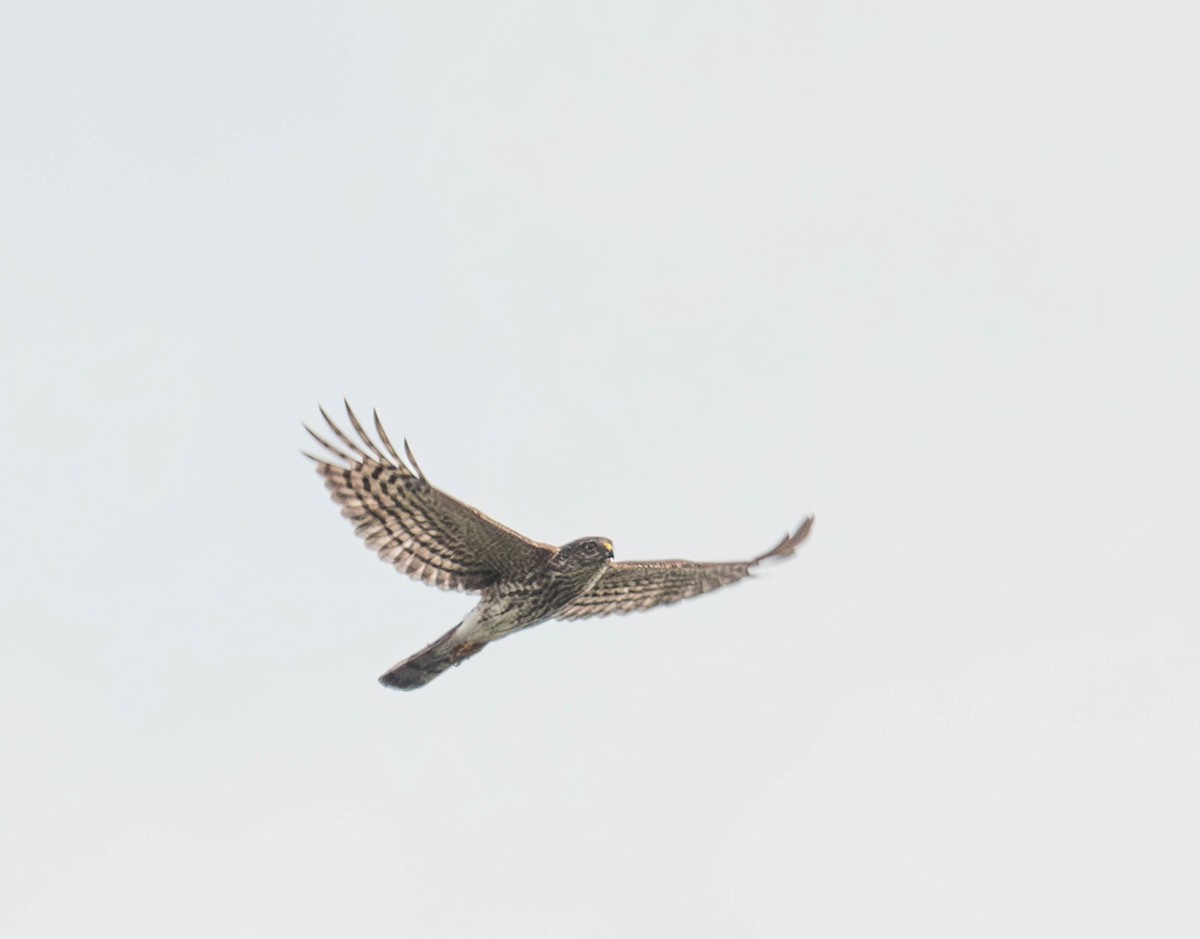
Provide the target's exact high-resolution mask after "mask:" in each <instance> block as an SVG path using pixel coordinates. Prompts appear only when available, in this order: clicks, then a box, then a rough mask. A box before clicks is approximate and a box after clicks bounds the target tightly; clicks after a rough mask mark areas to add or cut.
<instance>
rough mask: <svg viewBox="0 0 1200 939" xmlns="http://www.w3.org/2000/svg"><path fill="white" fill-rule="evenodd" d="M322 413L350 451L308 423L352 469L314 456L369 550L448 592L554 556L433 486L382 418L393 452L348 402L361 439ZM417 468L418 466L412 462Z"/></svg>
mask: <svg viewBox="0 0 1200 939" xmlns="http://www.w3.org/2000/svg"><path fill="white" fill-rule="evenodd" d="M320 410H321V416H322V417H323V418H325V423H327V424H328V425H329V429H330V430H332V431H333V433H334V435H335V436H336V437H337V439H338V440H339V441H340V442H341V443H342V445H343V446H344V447H345V448H346V450H348V451H349V452H345V451H343V450H342V449H339V448H338V447H336V446H334V445H333V444H331V443H330V442H329V441H327V440H325V439H324V438H323V437H321V436H320V435H319V434H317V433H316V432H315V431H314V430H313V429H312V428H311V427H308V426H307V425H305V430H307V431H308V432H309V433H310V434H312V435H313V437H314V438H315V439H316V441H317V442H318V443H319V444H321V446H323V447H324V448H325V449H326V450H328V451H329V452H330V453H331V454H332V455H333V456H334V457H336V458H337V459H339V460H341V461H342V463H344V464H345V465H338V463H335V462H330V461H329V459H328V458H326V459H322V458H320V457H315V456H313V455H312V454H310V453H306V454H305V456H307V457H309V458H310V459H312V460H314V461H315V462H316V464H317V472H318V473H320V474H321V475H322V476H323V477H325V485H326V486H327V487H328V488H329V491H330V493H332V495H333V501H334V502H337V503H338V504H340V505H341V507H342V514H343V515H344V516H346V518H348V519H350V521H352V522H353V523H354V530H355V533H356V534H358V535H359V536H360V537H361V538H362V539H363V540H364V541H365V542H366V544H367V547H368V548H371V549H372V550H374V551H377V552H378V553H379V556H380V557H381V558H382V559H383V560H385V561H387V562H388V563H389V564H392V565H394V566H395V568H396V570H398V571H400V573H402V574H407V575H408V576H409V577H412V578H414V579H415V580H419V581H422V582H423V583H426V584H432V585H433V586H435V587H441V588H442V589H443V590H463V591H467V592H474V591H479V590H482V589H484V588H485V587H487V586H488V585H489V584H493V583H495V582H496V581H498V580H501V579H503V578H505V577H511V576H514V575H519V574H521V573H523V572H527V571H528V570H530V569H531V568H534V567H538V566H540V565H542V564H545V563H546V561H547V560H548V559H549V558H550V557H551V556H552V555H553V554H554V551H555V549H554V548H552V547H551V546H550V545H545V544H540V543H539V542H536V541H531V540H530V539H528V538H526V537H524V536H523V535H520V534H518V533H517V532H515V531H513V530H512V529H511V528H506V527H505V526H503V525H501V524H500V523H499V522H497V521H494V520H493V519H490V518H488V517H487V516H486V515H484V514H483V513H482V512H480V511H479V510H478V509H474V508H472V507H471V506H469V505H465V504H464V503H462V502H459V501H458V500H457V499H455V498H454V497H453V496H449V495H447V494H446V493H444V492H442V491H441V490H440V489H437V488H435V487H433V486H431V485H430V484H429V482H428V480H426V479H425V474H424V473H422V472H421V468H420V467H419V466H418V465H417V461H416V460H415V459H414V458H413V455H412V450H410V449H409V447H408V441H405V442H404V453H405V455H406V456H407V457H408V463H405V461H404V460H402V459H401V458H400V455H399V454H398V453H397V452H396V448H395V447H393V446H392V444H391V441H390V440H388V436H387V434H386V433H385V432H384V430H383V425H382V424H381V423H380V422H379V415H378V414H375V415H374V417H375V431H376V433H378V435H379V439H380V441H381V442H382V444H383V446H384V448H386V450H387V452H386V453H384V451H383V450H381V449H380V448H379V446H378V445H377V444H376V443H375V441H374V440H372V439H371V437H370V435H368V434H367V433H366V431H364V430H363V427H362V425H361V424H360V423H359V422H358V418H357V417H355V416H354V412H353V411H351V410H350V405H349V403H347V404H346V415H347V416H348V417H349V418H350V423H351V425H352V426H353V427H354V431H355V433H356V434H358V438H359V439H358V442H355V441H354V440H353V439H351V438H350V436H348V435H347V434H345V433H344V432H343V431H342V429H341V428H340V427H338V426H337V424H335V423H334V422H333V421H332V420H331V419H330V417H329V415H328V414H326V413H325V409H324V408H321V409H320ZM409 464H411V466H410V465H409Z"/></svg>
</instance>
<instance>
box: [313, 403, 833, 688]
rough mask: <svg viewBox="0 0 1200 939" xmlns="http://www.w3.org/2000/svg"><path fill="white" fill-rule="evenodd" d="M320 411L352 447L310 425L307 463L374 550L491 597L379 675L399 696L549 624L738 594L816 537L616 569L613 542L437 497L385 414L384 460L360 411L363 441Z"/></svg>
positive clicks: (444, 584)
mask: <svg viewBox="0 0 1200 939" xmlns="http://www.w3.org/2000/svg"><path fill="white" fill-rule="evenodd" d="M319 410H320V412H321V416H322V417H323V418H325V423H326V424H328V425H329V429H330V430H331V431H332V432H333V435H334V436H335V437H336V438H337V440H338V441H339V442H340V443H341V445H342V446H341V447H338V446H335V445H334V444H332V443H330V442H329V441H328V440H326V439H325V438H323V437H322V436H321V435H320V434H318V433H317V432H316V431H314V430H313V429H312V428H311V427H309V426H308V425H305V428H304V429H305V430H307V431H308V432H309V433H310V434H312V436H313V437H314V438H315V439H316V441H317V442H318V443H319V444H320V445H321V446H322V447H324V448H325V450H327V451H328V453H329V454H330V456H327V457H325V458H322V457H316V456H313V455H312V454H310V453H305V454H304V455H305V456H307V457H308V458H309V459H311V460H313V461H315V462H316V464H317V472H318V473H319V474H320V475H321V476H323V477H324V479H325V485H326V487H328V489H329V491H330V493H331V494H332V496H333V501H334V502H337V503H338V504H339V505H341V507H342V514H343V515H344V516H346V518H348V519H350V521H351V522H353V523H354V530H355V532H356V533H357V534H358V535H359V537H361V538H362V539H363V540H364V541H365V542H366V545H367V547H368V548H371V549H372V550H373V551H376V552H377V553H378V554H379V556H380V557H381V558H382V559H383V560H385V561H387V562H388V563H389V564H392V565H393V566H394V567H395V568H396V570H398V571H400V573H402V574H407V575H408V576H409V577H412V578H413V579H415V580H419V581H421V582H423V583H426V584H432V585H433V586H435V587H440V588H441V589H443V590H460V591H463V592H465V593H477V594H480V595H481V599H480V601H479V603H478V605H476V606H475V608H474V609H472V610H471V611H470V612H469V613H468V614H467V615H466V617H465V618H464V619H463V621H462V622H461V623H459V624H458V625H457V626H455V627H454V628H453V629H451V630H450V631H449V632H447V633H446V634H445V635H444V636H442V637H441V638H440V639H436V640H434V641H433V642H432V643H430V644H429V645H427V646H426V647H425V648H424V649H422V650H421V651H419V652H417V653H416V654H414V655H410V656H409V657H408V658H406V659H404V660H403V661H402V662H399V663H397V664H396V665H395V666H393V667H392V668H391V669H389V670H388V671H387V672H385V673H384V674H383V675H381V676H380V678H379V680H380V682H382V683H383V684H384V685H388V686H390V687H392V688H402V689H404V690H406V691H408V690H412V689H414V688H420V687H422V686H423V685H426V684H428V683H429V682H431V681H432V680H433V679H434V678H436V677H437V676H438V675H440V674H441V673H442V672H444V671H446V669H448V668H449V667H450V666H451V665H459V664H460V663H462V662H463V661H465V660H466V659H468V658H470V657H471V656H473V655H475V654H476V653H478V652H479V651H480V650H482V649H483V647H484V646H486V645H487V644H488V643H489V642H494V641H495V640H497V639H501V638H503V637H504V636H507V635H509V634H510V633H514V632H517V631H518V630H521V629H527V628H528V627H530V626H536V625H537V624H538V623H543V622H545V621H546V620H550V619H565V620H573V619H583V618H584V617H588V616H607V615H609V614H610V613H629V612H632V611H633V610H646V609H649V608H650V607H654V606H662V605H663V604H667V603H675V602H677V601H679V600H683V599H686V598H687V597H694V596H696V595H697V594H701V593H708V592H709V591H710V590H716V589H718V588H719V587H724V586H726V585H727V584H732V583H734V582H736V581H739V580H741V579H742V578H743V577H746V576H748V575H749V574H750V571H751V569H752V568H754V567H755V566H756V565H758V564H761V563H762V562H763V561H767V560H770V559H773V558H784V557H788V556H789V555H791V554H792V553H793V552H794V551H795V550H796V548H797V546H798V545H799V544H800V542H802V541H803V540H804V539H805V538H807V537H808V533H809V532H810V531H811V530H812V524H813V517H812V516H809V517H808V518H806V519H805V520H804V521H803V522H802V523H801V524H800V527H799V528H797V529H796V530H795V531H794V532H792V533H791V534H788V535H784V537H783V540H782V541H780V542H779V544H777V545H775V547H773V548H772V549H771V550H770V551H767V552H765V553H763V554H760V555H758V556H757V557H754V558H751V559H750V560H749V561H726V562H715V563H702V562H697V561H614V560H613V546H612V542H611V541H610V540H609V539H608V538H598V537H590V538H579V539H577V540H575V541H571V542H568V543H567V544H565V545H563V546H562V547H558V548H556V547H554V546H553V545H548V544H542V543H541V542H537V541H532V540H530V539H529V538H526V537H525V536H524V535H521V534H518V533H517V532H515V531H513V530H512V529H511V528H506V527H505V526H504V525H501V524H500V523H499V522H497V521H494V520H493V519H490V518H488V517H487V516H486V515H484V514H483V513H482V512H480V511H479V510H478V509H475V508H472V507H471V506H469V505H466V504H464V503H462V502H459V501H458V500H457V499H455V498H454V497H452V496H450V495H448V494H446V493H445V492H442V490H440V489H438V488H437V487H435V486H433V485H432V484H431V483H430V482H429V481H428V480H427V479H426V478H425V474H424V473H423V472H422V471H421V467H420V466H419V465H418V464H417V461H416V459H415V458H414V457H413V453H412V450H411V449H410V448H409V446H408V441H407V440H405V441H404V454H405V456H406V457H407V460H405V459H403V458H401V456H400V454H399V453H397V452H396V448H395V447H394V446H392V443H391V441H390V440H388V436H387V433H386V432H385V431H384V429H383V424H382V423H380V420H379V415H378V413H376V414H375V415H374V418H375V432H376V434H377V435H378V437H379V443H381V444H382V445H383V449H380V446H379V444H377V443H376V442H375V441H374V440H373V439H372V438H371V436H370V435H369V434H368V433H367V432H366V431H365V430H363V426H362V424H360V423H359V420H358V418H357V417H356V416H355V415H354V412H353V411H352V410H351V409H350V404H349V402H347V403H346V416H347V417H348V418H349V419H350V425H351V426H352V427H353V428H354V433H355V434H357V436H358V440H357V441H355V440H354V439H352V438H351V437H350V435H349V434H347V433H345V432H344V431H343V430H342V429H341V428H340V427H338V425H337V424H335V423H334V422H333V420H332V419H331V418H330V417H329V415H328V414H327V413H326V412H325V409H324V408H320V409H319ZM343 447H344V449H342V448H343ZM384 450H386V453H385V452H384ZM333 458H336V460H337V461H338V462H331V460H332V459H333Z"/></svg>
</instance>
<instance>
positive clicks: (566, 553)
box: [558, 538, 613, 565]
mask: <svg viewBox="0 0 1200 939" xmlns="http://www.w3.org/2000/svg"><path fill="white" fill-rule="evenodd" d="M558 556H559V557H560V558H561V559H562V560H563V561H564V562H566V563H567V564H570V565H576V564H579V565H593V564H602V563H604V562H605V561H609V560H611V559H612V556H613V546H612V542H611V541H610V540H609V539H607V538H577V539H575V540H574V541H569V542H567V543H566V544H565V545H563V546H562V547H561V548H559V549H558Z"/></svg>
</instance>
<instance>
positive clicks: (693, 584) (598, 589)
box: [556, 516, 813, 619]
mask: <svg viewBox="0 0 1200 939" xmlns="http://www.w3.org/2000/svg"><path fill="white" fill-rule="evenodd" d="M812 524H813V518H812V516H809V517H808V518H806V519H805V520H804V522H803V523H801V525H800V527H799V528H797V529H796V531H795V532H794V533H792V534H790V535H784V537H783V540H782V541H780V542H779V544H777V545H776V546H775V547H774V548H772V549H771V550H770V551H767V552H766V553H765V554H760V555H759V556H758V557H756V558H753V559H751V560H749V561H725V562H715V563H702V562H698V561H615V562H613V563H612V564H610V565H609V566H608V567H607V568H606V569H605V571H604V573H603V574H602V575H601V576H600V579H599V580H598V581H596V583H595V584H594V585H593V586H592V589H591V590H589V591H588V592H587V593H585V594H584V595H583V596H581V597H579V598H577V599H576V600H575V601H574V602H572V603H571V604H570V605H569V606H568V607H566V609H564V610H561V611H560V612H559V613H557V614H556V618H557V619H583V618H584V617H587V616H608V615H609V614H610V613H631V612H633V611H634V610H648V609H650V608H651V607H654V606H662V605H663V604H665V603H677V602H678V601H680V600H686V599H687V598H688V597H694V596H696V595H698V594H701V593H708V592H709V591H710V590H716V589H718V588H720V587H724V586H726V585H728V584H732V583H735V582H737V581H739V580H741V579H742V578H743V577H746V576H748V575H749V574H750V570H751V568H753V567H754V566H755V565H756V564H760V563H762V562H763V561H766V560H769V559H771V558H784V557H787V556H789V555H790V554H792V552H794V551H795V550H796V548H797V546H798V545H799V544H800V542H802V541H803V540H804V539H805V538H807V537H808V533H809V531H810V530H811V529H812Z"/></svg>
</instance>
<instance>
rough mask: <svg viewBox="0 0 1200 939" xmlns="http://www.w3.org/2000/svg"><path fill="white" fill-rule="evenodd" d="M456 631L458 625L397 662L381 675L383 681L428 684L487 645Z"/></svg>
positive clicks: (396, 685)
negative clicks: (457, 634) (473, 640)
mask: <svg viewBox="0 0 1200 939" xmlns="http://www.w3.org/2000/svg"><path fill="white" fill-rule="evenodd" d="M459 625H460V626H461V625H462V624H461V623H460V624H459ZM457 632H458V626H455V627H454V628H453V629H452V630H450V631H449V632H448V633H446V635H444V636H442V637H441V638H440V639H435V640H434V641H433V642H431V643H430V644H429V645H427V646H426V647H425V648H424V649H422V650H421V651H420V652H417V653H416V654H414V655H410V656H409V657H408V658H406V659H405V660H404V661H403V662H397V663H396V664H395V665H393V666H392V667H391V668H390V669H388V670H387V671H386V672H384V673H383V674H382V675H380V676H379V682H380V684H383V685H387V686H388V687H390V688H400V689H402V690H404V691H412V690H413V689H414V688H420V687H422V686H423V685H427V684H429V683H430V682H431V681H433V680H434V679H435V678H437V677H438V675H440V674H442V672H444V671H445V670H446V669H448V668H449V667H450V666H451V665H458V664H459V663H460V662H465V661H466V660H467V659H469V658H470V657H471V656H473V655H474V654H475V653H477V652H479V651H480V650H481V649H482V648H483V647H484V646H486V645H487V643H486V642H464V641H463V639H462V638H461V637H456V636H455V633H457Z"/></svg>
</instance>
